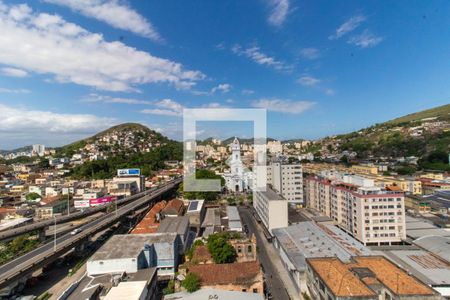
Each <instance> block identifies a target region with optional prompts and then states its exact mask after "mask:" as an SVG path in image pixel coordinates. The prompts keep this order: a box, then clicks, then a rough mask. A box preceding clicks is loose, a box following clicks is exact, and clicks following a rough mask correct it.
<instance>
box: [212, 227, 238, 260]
mask: <svg viewBox="0 0 450 300" xmlns="http://www.w3.org/2000/svg"><path fill="white" fill-rule="evenodd" d="M230 237H231V236H230V235H223V234H212V235H210V236H209V237H208V242H207V247H208V251H209V253H210V254H211V257H212V259H213V260H214V262H215V263H216V264H227V263H232V262H234V261H235V259H236V250H235V249H234V247H233V246H232V245H231V244H230V243H229V242H228V239H229V238H230Z"/></svg>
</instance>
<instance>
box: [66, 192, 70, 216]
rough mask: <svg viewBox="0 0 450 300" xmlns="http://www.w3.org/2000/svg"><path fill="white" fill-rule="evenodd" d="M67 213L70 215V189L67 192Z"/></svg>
mask: <svg viewBox="0 0 450 300" xmlns="http://www.w3.org/2000/svg"><path fill="white" fill-rule="evenodd" d="M67 215H68V216H70V190H69V192H68V193H67Z"/></svg>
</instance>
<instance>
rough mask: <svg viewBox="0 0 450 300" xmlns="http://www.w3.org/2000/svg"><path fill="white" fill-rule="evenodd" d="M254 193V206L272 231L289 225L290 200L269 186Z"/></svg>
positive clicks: (265, 224)
mask: <svg viewBox="0 0 450 300" xmlns="http://www.w3.org/2000/svg"><path fill="white" fill-rule="evenodd" d="M253 195H254V196H253V197H254V199H253V207H254V208H255V210H256V212H257V213H258V216H259V217H260V218H261V221H262V222H263V224H264V226H266V228H267V230H268V231H269V232H270V233H271V232H272V229H275V228H281V227H287V226H288V207H287V205H288V202H287V200H286V199H284V198H283V196H281V195H279V194H277V193H276V192H275V191H274V190H272V189H271V188H269V187H267V189H266V191H256V192H255V193H254V194H253Z"/></svg>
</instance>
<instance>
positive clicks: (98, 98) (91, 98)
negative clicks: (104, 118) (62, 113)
mask: <svg viewBox="0 0 450 300" xmlns="http://www.w3.org/2000/svg"><path fill="white" fill-rule="evenodd" d="M81 101H82V102H91V103H93V102H101V103H121V104H144V105H151V104H153V102H151V101H147V100H139V99H133V98H121V97H111V96H105V95H99V94H95V93H91V94H89V95H87V96H85V97H83V98H82V99H81Z"/></svg>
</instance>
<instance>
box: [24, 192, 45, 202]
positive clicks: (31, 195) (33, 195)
mask: <svg viewBox="0 0 450 300" xmlns="http://www.w3.org/2000/svg"><path fill="white" fill-rule="evenodd" d="M39 198H41V195H39V194H38V193H29V194H27V195H26V196H25V199H26V200H27V201H34V200H36V199H39Z"/></svg>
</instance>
